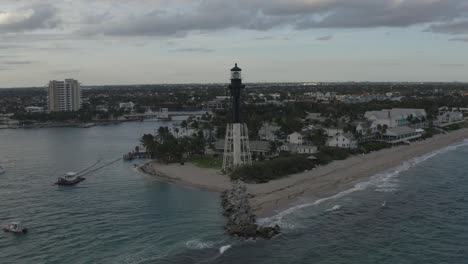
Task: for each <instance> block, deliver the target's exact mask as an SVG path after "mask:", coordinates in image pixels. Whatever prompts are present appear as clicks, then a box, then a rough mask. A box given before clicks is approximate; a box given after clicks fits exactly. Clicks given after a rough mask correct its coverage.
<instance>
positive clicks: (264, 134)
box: [258, 122, 281, 141]
mask: <svg viewBox="0 0 468 264" xmlns="http://www.w3.org/2000/svg"><path fill="white" fill-rule="evenodd" d="M280 129H281V127H280V126H278V125H277V124H276V123H267V122H264V123H263V124H262V127H261V128H260V130H259V131H258V136H259V137H260V139H261V140H267V141H275V140H276V139H277V137H276V134H277V133H278V131H280Z"/></svg>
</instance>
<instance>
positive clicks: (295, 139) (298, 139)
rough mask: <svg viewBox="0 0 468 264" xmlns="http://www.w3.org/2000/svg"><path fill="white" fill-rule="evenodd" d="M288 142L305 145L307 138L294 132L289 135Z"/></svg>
mask: <svg viewBox="0 0 468 264" xmlns="http://www.w3.org/2000/svg"><path fill="white" fill-rule="evenodd" d="M286 141H287V142H288V143H291V144H296V145H302V144H304V141H305V137H304V135H302V134H301V133H298V132H294V133H292V134H290V135H288V137H287V139H286Z"/></svg>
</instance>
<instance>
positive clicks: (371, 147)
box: [360, 141, 392, 153]
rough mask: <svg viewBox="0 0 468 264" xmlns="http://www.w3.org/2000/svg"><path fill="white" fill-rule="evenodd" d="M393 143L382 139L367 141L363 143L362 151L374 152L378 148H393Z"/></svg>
mask: <svg viewBox="0 0 468 264" xmlns="http://www.w3.org/2000/svg"><path fill="white" fill-rule="evenodd" d="M391 147H392V145H391V144H390V143H387V142H381V141H371V142H365V143H362V144H361V147H360V151H361V153H369V152H374V151H378V150H382V149H385V148H391Z"/></svg>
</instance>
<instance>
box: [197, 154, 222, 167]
mask: <svg viewBox="0 0 468 264" xmlns="http://www.w3.org/2000/svg"><path fill="white" fill-rule="evenodd" d="M191 161H192V163H193V165H195V166H197V167H199V168H207V169H221V167H222V166H223V160H222V159H221V158H217V157H208V156H198V157H194V158H193V159H192V160H191Z"/></svg>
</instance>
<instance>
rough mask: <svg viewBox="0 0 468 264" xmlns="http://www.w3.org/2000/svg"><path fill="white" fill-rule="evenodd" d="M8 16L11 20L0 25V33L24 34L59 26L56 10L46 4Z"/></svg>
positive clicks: (11, 13)
mask: <svg viewBox="0 0 468 264" xmlns="http://www.w3.org/2000/svg"><path fill="white" fill-rule="evenodd" d="M4 14H9V15H10V17H12V19H11V20H10V21H8V20H7V21H5V22H4V23H1V24H0V32H1V33H15V32H25V31H32V30H37V29H52V28H56V27H57V26H58V25H59V24H60V19H59V18H58V17H57V15H58V9H57V8H56V7H55V6H53V5H51V4H48V3H45V4H44V3H43V4H36V5H33V6H31V7H28V8H24V9H18V10H16V11H13V12H10V13H4Z"/></svg>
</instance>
